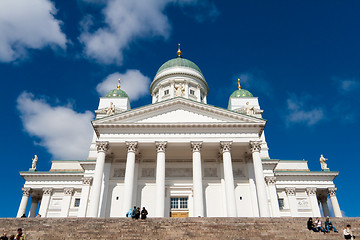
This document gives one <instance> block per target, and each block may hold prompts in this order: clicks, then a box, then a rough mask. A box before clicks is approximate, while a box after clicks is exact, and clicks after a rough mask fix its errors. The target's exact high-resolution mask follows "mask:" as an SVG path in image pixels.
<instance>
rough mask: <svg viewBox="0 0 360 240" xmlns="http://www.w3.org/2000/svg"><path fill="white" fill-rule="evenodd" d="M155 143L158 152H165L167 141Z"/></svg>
mask: <svg viewBox="0 0 360 240" xmlns="http://www.w3.org/2000/svg"><path fill="white" fill-rule="evenodd" d="M155 145H156V151H157V152H165V151H166V147H167V142H166V141H163V142H160V141H156V142H155Z"/></svg>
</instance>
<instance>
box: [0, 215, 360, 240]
mask: <svg viewBox="0 0 360 240" xmlns="http://www.w3.org/2000/svg"><path fill="white" fill-rule="evenodd" d="M306 221H307V218H149V219H146V220H133V219H128V218H107V219H104V218H30V219H29V218H6V219H0V231H1V232H7V233H8V235H10V234H15V233H16V229H17V228H19V227H21V228H23V231H24V233H25V234H26V235H27V239H35V240H39V239H41V240H42V239H44V240H45V239H59V240H61V239H64V240H70V239H215V240H219V239H227V240H229V239H251V240H256V239H269V240H271V239H277V240H279V239H284V240H287V239H297V240H299V239H343V238H344V237H343V235H342V229H343V227H344V226H345V225H346V224H351V225H352V230H353V232H354V234H355V235H359V233H360V218H332V222H333V223H334V225H335V226H336V227H337V228H338V230H339V232H340V233H334V232H331V233H326V234H324V233H317V232H312V231H308V230H307V228H306ZM323 221H324V220H323Z"/></svg>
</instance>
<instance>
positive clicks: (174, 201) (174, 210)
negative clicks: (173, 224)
mask: <svg viewBox="0 0 360 240" xmlns="http://www.w3.org/2000/svg"><path fill="white" fill-rule="evenodd" d="M170 217H189V209H188V198H187V197H172V198H170Z"/></svg>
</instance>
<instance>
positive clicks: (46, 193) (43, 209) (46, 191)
mask: <svg viewBox="0 0 360 240" xmlns="http://www.w3.org/2000/svg"><path fill="white" fill-rule="evenodd" d="M52 191H53V189H52V188H43V195H42V198H41V204H40V209H39V214H40V215H41V217H46V214H47V211H48V208H49V203H50V198H51V194H52Z"/></svg>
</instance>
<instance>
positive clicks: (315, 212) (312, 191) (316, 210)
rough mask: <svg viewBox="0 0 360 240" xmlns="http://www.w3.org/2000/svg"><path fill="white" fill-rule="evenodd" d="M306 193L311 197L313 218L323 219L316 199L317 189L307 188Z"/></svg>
mask: <svg viewBox="0 0 360 240" xmlns="http://www.w3.org/2000/svg"><path fill="white" fill-rule="evenodd" d="M306 193H307V195H308V196H309V200H310V205H311V209H312V213H313V217H321V213H320V208H319V204H318V200H317V197H316V188H314V187H312V188H306Z"/></svg>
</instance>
